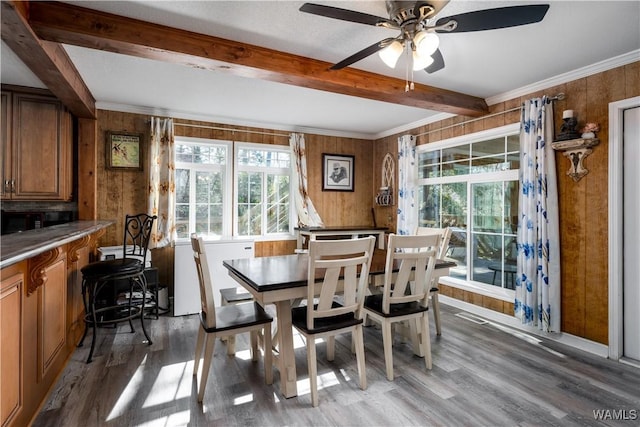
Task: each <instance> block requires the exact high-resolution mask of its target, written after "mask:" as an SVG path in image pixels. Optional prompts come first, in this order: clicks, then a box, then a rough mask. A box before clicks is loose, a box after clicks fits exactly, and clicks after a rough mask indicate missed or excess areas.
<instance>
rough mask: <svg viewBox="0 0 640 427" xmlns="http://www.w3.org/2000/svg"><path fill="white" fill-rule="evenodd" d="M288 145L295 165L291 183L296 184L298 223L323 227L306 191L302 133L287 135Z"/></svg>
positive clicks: (295, 198) (294, 196)
mask: <svg viewBox="0 0 640 427" xmlns="http://www.w3.org/2000/svg"><path fill="white" fill-rule="evenodd" d="M289 147H290V148H291V156H292V157H293V160H294V162H295V165H294V166H295V167H294V168H293V183H294V184H295V185H296V190H295V191H294V194H293V200H294V203H295V206H296V212H297V214H298V225H299V226H309V227H324V223H323V222H322V219H321V218H320V215H319V214H318V212H317V211H316V208H315V207H314V206H313V202H312V201H311V199H310V198H309V194H308V193H307V189H308V186H307V157H306V154H305V148H304V135H303V134H301V133H292V134H291V135H290V136H289Z"/></svg>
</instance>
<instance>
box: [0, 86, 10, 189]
mask: <svg viewBox="0 0 640 427" xmlns="http://www.w3.org/2000/svg"><path fill="white" fill-rule="evenodd" d="M11 99H12V98H11V92H7V91H4V90H3V91H2V105H0V114H1V115H2V128H1V129H2V130H1V131H0V144H2V146H1V150H0V154H2V161H0V173H2V183H0V184H1V185H0V197H1V198H2V199H7V198H10V197H11V194H10V193H9V191H10V190H11V183H10V182H9V183H8V185H5V177H7V178H8V179H10V177H11V110H12V108H11V107H12V102H11ZM5 188H6V189H7V192H6V193H5Z"/></svg>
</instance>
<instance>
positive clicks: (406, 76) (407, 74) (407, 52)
mask: <svg viewBox="0 0 640 427" xmlns="http://www.w3.org/2000/svg"><path fill="white" fill-rule="evenodd" d="M405 52H406V54H407V55H406V56H407V68H406V69H405V73H404V82H405V84H404V91H405V92H409V62H410V61H411V57H410V56H409V49H405ZM411 85H412V86H413V82H411ZM411 89H412V90H413V88H411Z"/></svg>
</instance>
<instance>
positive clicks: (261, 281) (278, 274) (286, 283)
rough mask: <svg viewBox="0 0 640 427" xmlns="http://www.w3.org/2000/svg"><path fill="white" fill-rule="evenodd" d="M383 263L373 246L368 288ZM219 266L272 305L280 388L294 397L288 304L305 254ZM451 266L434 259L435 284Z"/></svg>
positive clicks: (302, 276)
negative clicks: (275, 327)
mask: <svg viewBox="0 0 640 427" xmlns="http://www.w3.org/2000/svg"><path fill="white" fill-rule="evenodd" d="M385 264H386V251H384V250H380V249H376V250H375V252H374V254H373V257H372V260H371V267H370V269H369V276H370V279H371V280H370V281H369V283H370V287H376V286H381V285H382V284H383V283H384V273H385ZM223 265H224V267H226V268H227V269H228V272H229V275H230V276H231V277H233V278H234V279H235V280H236V281H237V282H238V283H239V284H240V285H241V286H242V287H243V288H245V289H246V290H247V291H249V293H251V295H252V296H253V298H254V299H255V301H256V302H258V303H259V304H260V305H262V306H265V305H267V304H274V305H275V308H276V325H277V329H276V330H277V333H276V339H275V340H274V343H277V349H275V351H274V362H275V365H276V368H277V369H278V371H279V372H280V391H281V393H282V395H283V396H285V397H286V398H291V397H295V396H297V394H298V391H297V374H296V361H295V349H294V344H293V327H292V323H291V307H292V304H293V302H294V301H300V300H302V299H305V298H306V297H307V271H308V265H309V256H308V254H307V253H298V254H293V255H280V256H266V257H256V258H245V259H232V260H224V261H223ZM455 266H456V263H455V262H451V261H448V260H437V261H436V265H435V268H434V273H433V277H434V278H435V283H438V278H439V277H442V276H447V275H448V274H449V270H450V269H451V268H452V267H455ZM318 279H320V277H318ZM265 351H266V349H265Z"/></svg>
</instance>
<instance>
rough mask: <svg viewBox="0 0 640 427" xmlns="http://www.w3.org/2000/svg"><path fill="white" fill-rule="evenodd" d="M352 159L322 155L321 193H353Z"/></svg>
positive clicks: (344, 156) (342, 156) (343, 155)
mask: <svg viewBox="0 0 640 427" xmlns="http://www.w3.org/2000/svg"><path fill="white" fill-rule="evenodd" d="M353 170H354V157H353V156H350V155H345V154H326V153H323V154H322V191H353V178H354V177H353Z"/></svg>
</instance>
